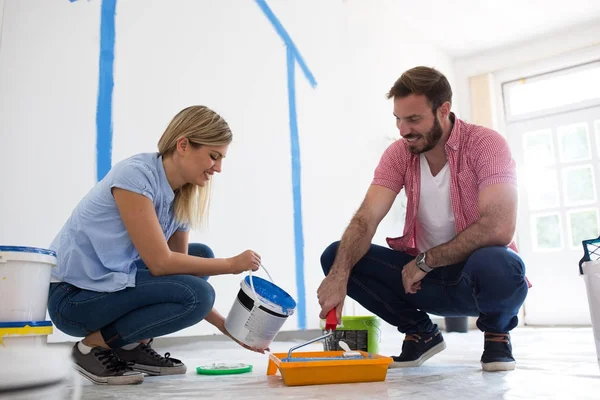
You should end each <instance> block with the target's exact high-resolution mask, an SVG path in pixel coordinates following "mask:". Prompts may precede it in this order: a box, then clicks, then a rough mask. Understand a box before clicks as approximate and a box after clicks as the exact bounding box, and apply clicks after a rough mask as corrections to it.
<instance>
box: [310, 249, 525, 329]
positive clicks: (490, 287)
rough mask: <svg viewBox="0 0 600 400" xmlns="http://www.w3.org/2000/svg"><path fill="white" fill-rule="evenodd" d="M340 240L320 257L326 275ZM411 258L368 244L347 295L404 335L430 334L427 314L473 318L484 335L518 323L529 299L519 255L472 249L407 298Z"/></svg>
mask: <svg viewBox="0 0 600 400" xmlns="http://www.w3.org/2000/svg"><path fill="white" fill-rule="evenodd" d="M338 246H339V242H335V243H332V244H331V245H330V246H329V247H328V248H327V249H326V250H325V251H324V252H323V255H322V256H321V265H322V267H323V271H324V272H325V275H327V274H328V273H329V270H330V269H331V266H332V264H333V261H334V259H335V255H336V253H337V249H338ZM412 259H414V257H413V256H411V255H408V254H406V253H403V252H400V251H395V250H392V249H389V248H386V247H382V246H377V245H371V247H370V249H369V251H368V252H367V254H366V255H365V256H364V257H363V258H362V259H361V260H360V261H359V262H358V263H357V264H356V266H355V267H354V269H353V270H352V272H351V274H350V280H349V281H348V296H350V297H351V298H353V299H354V300H356V301H357V302H359V303H360V304H361V305H362V306H363V307H365V308H366V309H367V310H369V311H371V312H372V313H374V314H375V315H377V316H379V317H380V318H382V319H383V320H385V321H386V322H388V323H389V324H391V325H393V326H396V327H398V330H399V331H400V332H402V333H418V332H431V331H432V330H433V329H434V326H433V324H432V322H431V319H430V318H429V316H428V315H427V313H429V314H434V315H440V316H445V317H460V316H473V317H475V316H477V317H479V319H478V320H477V327H478V328H479V329H480V330H482V331H484V332H498V333H500V332H508V331H510V330H511V329H513V328H515V327H516V326H517V323H518V317H517V314H518V311H519V308H520V307H521V305H522V304H523V302H524V301H525V297H526V296H527V290H528V288H527V282H526V280H525V265H524V264H523V261H522V260H521V258H520V257H519V255H518V254H517V253H515V252H514V251H512V250H510V249H508V248H506V247H502V246H494V247H485V248H481V249H479V250H477V251H475V252H474V253H473V254H472V255H471V256H470V257H469V258H468V259H467V260H466V262H464V263H461V264H456V265H450V266H446V267H441V268H436V269H435V270H433V271H432V272H430V273H428V274H427V275H426V276H425V278H424V279H423V282H422V285H421V290H419V291H417V293H416V294H406V293H405V292H404V287H403V286H402V269H403V268H404V265H406V264H407V263H408V262H410V261H411V260H412Z"/></svg>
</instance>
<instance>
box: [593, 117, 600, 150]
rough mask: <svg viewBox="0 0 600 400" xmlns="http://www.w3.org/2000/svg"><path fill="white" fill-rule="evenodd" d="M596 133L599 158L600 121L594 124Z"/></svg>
mask: <svg viewBox="0 0 600 400" xmlns="http://www.w3.org/2000/svg"><path fill="white" fill-rule="evenodd" d="M594 127H595V131H596V148H597V150H598V157H600V119H599V120H598V121H595V122H594Z"/></svg>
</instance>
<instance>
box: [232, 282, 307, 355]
mask: <svg viewBox="0 0 600 400" xmlns="http://www.w3.org/2000/svg"><path fill="white" fill-rule="evenodd" d="M295 309H296V301H295V300H294V299H293V298H292V297H291V296H290V295H289V294H288V293H287V292H286V291H284V290H283V289H281V288H279V287H278V286H277V285H275V284H274V283H272V282H269V281H267V280H264V279H262V278H258V277H253V276H252V274H249V275H248V276H246V277H245V278H244V279H243V280H242V282H241V283H240V291H239V292H238V295H237V297H236V298H235V300H234V302H233V306H232V307H231V310H230V311H229V314H228V315H227V319H226V320H225V329H227V332H229V334H230V335H231V336H233V337H234V338H235V339H237V340H238V341H240V342H242V343H244V344H246V345H248V346H250V347H254V348H256V349H261V350H263V349H266V348H268V347H269V345H270V344H271V342H272V341H273V339H274V338H275V336H276V335H277V333H278V332H279V329H281V327H282V326H283V324H284V323H285V321H286V319H287V317H289V316H290V315H292V314H293V313H294V310H295Z"/></svg>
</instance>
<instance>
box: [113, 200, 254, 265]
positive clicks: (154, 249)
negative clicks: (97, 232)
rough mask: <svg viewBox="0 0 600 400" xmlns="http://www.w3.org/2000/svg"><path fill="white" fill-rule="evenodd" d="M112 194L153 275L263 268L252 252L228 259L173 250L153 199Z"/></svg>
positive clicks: (132, 238) (136, 245)
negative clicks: (195, 255)
mask: <svg viewBox="0 0 600 400" xmlns="http://www.w3.org/2000/svg"><path fill="white" fill-rule="evenodd" d="M112 193H113V197H114V198H115V201H116V203H117V207H118V209H119V213H120V215H121V219H122V220H123V224H124V225H125V228H126V229H127V233H128V234H129V236H130V237H131V240H132V242H133V245H134V246H135V248H136V250H137V251H138V253H139V254H140V257H141V258H142V260H143V261H144V263H145V264H146V266H147V267H148V269H149V270H150V272H151V273H152V275H157V276H158V275H174V274H188V275H198V276H212V275H221V274H239V273H242V272H244V271H248V270H254V271H256V270H257V269H258V267H259V266H260V256H259V255H258V254H256V253H254V252H253V251H250V250H247V251H245V252H243V253H242V254H240V255H238V256H235V257H232V258H227V259H225V258H202V257H194V256H189V255H187V254H183V253H179V252H176V251H172V250H171V249H170V248H169V246H168V244H167V241H166V240H165V237H164V234H163V232H162V229H161V227H160V223H159V222H158V217H157V216H156V211H155V210H154V205H153V204H152V201H151V200H150V199H149V198H147V197H145V196H143V195H141V194H137V193H134V192H131V191H128V190H124V189H119V188H113V190H112ZM185 253H187V251H186V252H185Z"/></svg>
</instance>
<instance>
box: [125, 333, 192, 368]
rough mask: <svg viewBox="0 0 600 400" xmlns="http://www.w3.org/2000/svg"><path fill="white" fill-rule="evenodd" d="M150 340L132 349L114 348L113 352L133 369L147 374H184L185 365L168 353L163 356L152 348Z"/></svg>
mask: <svg viewBox="0 0 600 400" xmlns="http://www.w3.org/2000/svg"><path fill="white" fill-rule="evenodd" d="M151 345H152V340H150V342H148V344H144V343H140V344H139V345H138V346H137V347H136V348H135V349H133V350H124V349H116V350H115V353H116V354H117V356H119V358H120V359H121V360H123V361H127V362H128V363H130V365H131V367H132V368H133V370H134V371H139V372H143V373H145V374H148V375H153V376H155V375H178V374H185V373H186V371H187V367H186V366H185V364H184V363H182V362H181V361H180V360H178V359H176V358H171V354H170V353H165V355H164V357H163V356H161V355H160V354H158V353H157V352H156V351H154V349H153V348H152V346H151Z"/></svg>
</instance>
